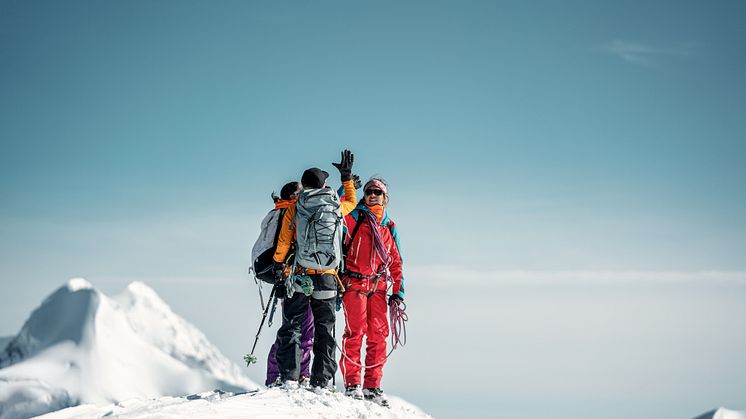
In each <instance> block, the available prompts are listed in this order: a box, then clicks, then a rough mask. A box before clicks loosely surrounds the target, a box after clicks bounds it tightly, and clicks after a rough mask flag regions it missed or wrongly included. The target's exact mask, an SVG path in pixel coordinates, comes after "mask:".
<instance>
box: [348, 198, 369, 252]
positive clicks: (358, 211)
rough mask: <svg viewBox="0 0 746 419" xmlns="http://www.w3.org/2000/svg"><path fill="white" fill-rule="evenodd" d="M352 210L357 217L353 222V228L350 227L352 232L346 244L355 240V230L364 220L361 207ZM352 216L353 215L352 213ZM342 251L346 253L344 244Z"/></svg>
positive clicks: (358, 228) (350, 243)
mask: <svg viewBox="0 0 746 419" xmlns="http://www.w3.org/2000/svg"><path fill="white" fill-rule="evenodd" d="M354 211H356V212H357V218H356V222H355V228H353V229H352V234H350V241H349V242H348V243H349V244H348V246H350V245H352V241H353V240H355V235H356V234H357V231H358V230H360V226H361V225H362V224H363V221H364V220H365V217H362V215H363V214H362V211H363V210H361V209H355V210H354ZM353 217H354V215H353ZM343 251H344V252H343V253H344V254H347V246H345V249H343Z"/></svg>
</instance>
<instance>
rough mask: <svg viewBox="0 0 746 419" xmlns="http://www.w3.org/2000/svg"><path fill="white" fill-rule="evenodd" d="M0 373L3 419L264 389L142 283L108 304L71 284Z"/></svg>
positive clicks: (8, 348)
mask: <svg viewBox="0 0 746 419" xmlns="http://www.w3.org/2000/svg"><path fill="white" fill-rule="evenodd" d="M0 349H1V348H0ZM0 368H1V369H0V419H15V418H27V417H30V416H34V415H39V414H43V413H47V412H51V411H54V410H58V409H62V408H65V407H69V406H75V405H78V404H86V403H90V404H109V403H116V402H118V401H122V400H128V399H136V398H153V397H163V396H178V395H184V394H192V393H198V392H204V391H208V390H213V389H221V390H224V391H230V392H244V391H247V390H255V389H257V388H258V386H257V385H256V384H255V383H253V382H252V381H251V380H249V379H248V378H246V376H244V375H243V374H242V373H241V370H240V369H239V368H238V367H237V366H236V365H235V364H233V363H231V362H230V361H229V360H228V359H226V358H225V357H224V356H223V355H222V354H221V353H220V351H219V350H218V349H217V348H216V347H215V346H214V345H212V344H211V343H210V342H209V341H208V340H207V338H206V337H205V335H204V334H203V333H202V332H200V331H199V330H197V328H195V327H194V326H192V325H191V324H189V323H188V322H186V321H185V320H184V319H182V318H180V317H179V316H177V315H176V314H174V313H173V312H172V311H171V309H170V308H169V307H168V305H167V304H166V303H164V302H163V301H162V300H161V299H160V298H159V297H158V295H157V294H156V293H155V291H153V290H152V289H150V288H149V287H148V286H146V285H145V284H143V283H140V282H134V283H132V284H130V285H129V286H128V287H127V289H126V290H124V291H123V292H122V293H121V294H119V295H117V296H114V297H113V298H109V297H107V296H106V295H104V294H102V293H101V292H99V291H98V290H96V289H95V288H94V287H93V286H92V285H91V284H90V283H89V282H88V281H86V280H84V279H81V278H76V279H72V280H70V281H69V282H68V283H67V284H66V285H64V286H62V287H60V288H59V289H58V290H57V291H55V292H54V293H52V294H51V295H50V296H49V297H47V299H46V300H44V302H43V303H42V305H41V306H40V307H39V308H37V309H36V310H35V311H34V312H33V313H32V314H31V316H30V317H29V319H28V320H27V321H26V323H25V324H24V325H23V328H22V329H21V331H20V332H19V333H18V335H17V336H15V337H14V338H12V339H11V340H10V341H8V342H7V344H6V345H5V347H4V350H2V352H0Z"/></svg>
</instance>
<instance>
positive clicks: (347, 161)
mask: <svg viewBox="0 0 746 419" xmlns="http://www.w3.org/2000/svg"><path fill="white" fill-rule="evenodd" d="M354 160H355V155H354V154H352V151H350V150H345V151H343V152H342V161H340V162H339V163H332V166H334V167H336V168H337V170H339V174H340V176H341V178H342V182H344V181H346V180H350V179H352V163H353V161H354Z"/></svg>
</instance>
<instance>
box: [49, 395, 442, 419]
mask: <svg viewBox="0 0 746 419" xmlns="http://www.w3.org/2000/svg"><path fill="white" fill-rule="evenodd" d="M388 397H389V401H390V402H391V408H385V407H381V406H378V405H377V404H375V403H372V402H368V401H362V400H353V399H352V398H349V397H345V396H344V395H343V394H342V393H330V392H328V391H323V392H321V394H316V393H313V392H311V391H309V390H305V389H297V390H281V389H278V388H274V389H269V390H261V391H258V392H253V393H250V394H239V395H233V394H231V393H225V394H221V393H220V392H208V393H202V394H195V395H192V396H187V397H163V398H160V399H156V400H148V401H143V400H130V401H125V402H122V403H118V404H115V405H109V406H104V407H96V406H93V405H81V406H77V407H72V408H69V409H64V410H60V411H57V412H53V413H50V414H47V415H44V416H42V418H43V419H72V418H75V419H94V418H95V419H98V418H101V417H104V416H106V417H109V416H115V417H117V418H139V417H147V418H152V419H161V418H163V419H165V418H169V419H170V418H206V417H213V418H242V419H243V418H246V419H248V418H270V417H271V418H279V417H295V418H299V417H303V418H329V419H335V418H339V419H342V418H345V419H346V418H373V417H375V418H430V417H431V416H429V415H427V414H426V413H424V412H422V411H421V410H420V409H418V408H417V407H415V406H413V405H411V404H409V403H407V402H405V401H403V400H401V399H399V398H397V397H392V396H388Z"/></svg>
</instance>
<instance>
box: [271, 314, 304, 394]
mask: <svg viewBox="0 0 746 419" xmlns="http://www.w3.org/2000/svg"><path fill="white" fill-rule="evenodd" d="M284 321H285V320H284V318H283V323H284ZM313 333H314V328H313V312H312V311H311V305H310V304H309V305H308V310H306V317H305V318H304V319H303V325H302V327H301V336H300V350H301V358H300V375H305V376H306V377H310V376H311V349H312V348H313ZM278 344H279V342H278V340H277V338H275V343H274V344H272V347H271V348H270V349H269V356H267V380H266V381H265V383H264V384H265V385H270V384H272V383H274V382H275V380H277V378H278V377H279V376H280V367H279V366H278V365H277V345H278Z"/></svg>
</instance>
